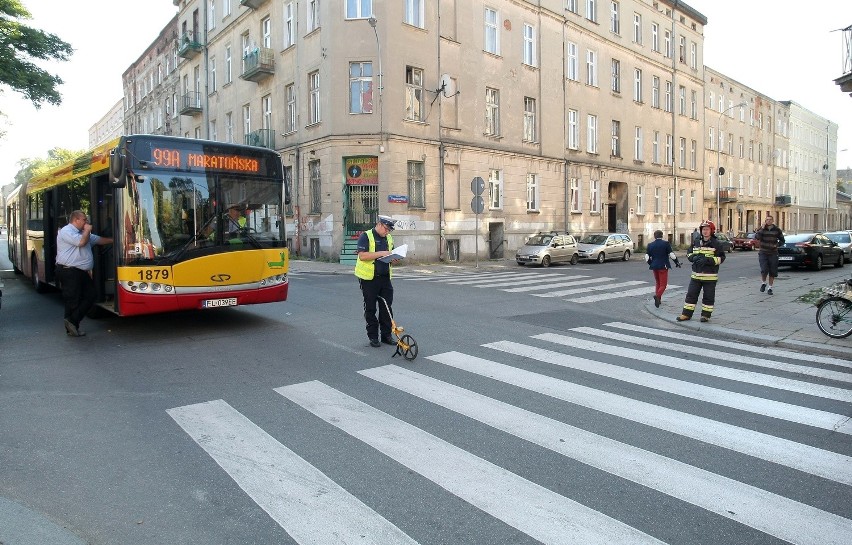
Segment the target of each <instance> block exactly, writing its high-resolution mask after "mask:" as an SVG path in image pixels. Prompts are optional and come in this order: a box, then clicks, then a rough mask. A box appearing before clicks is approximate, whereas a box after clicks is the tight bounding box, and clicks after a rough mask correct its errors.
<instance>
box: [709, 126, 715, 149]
mask: <svg viewBox="0 0 852 545" xmlns="http://www.w3.org/2000/svg"><path fill="white" fill-rule="evenodd" d="M713 134H714V133H713V127H708V128H707V136H708V139H709V140H710V145H709V146H708V147H709V148H710V150H714V149H716V143H715V139H714V138H713Z"/></svg>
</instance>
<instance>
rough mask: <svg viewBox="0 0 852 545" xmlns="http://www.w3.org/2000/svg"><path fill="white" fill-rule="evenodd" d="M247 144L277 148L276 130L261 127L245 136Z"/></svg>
mask: <svg viewBox="0 0 852 545" xmlns="http://www.w3.org/2000/svg"><path fill="white" fill-rule="evenodd" d="M245 144H246V145H247V146H258V147H260V148H268V149H272V150H274V149H275V131H273V130H272V129H259V130H256V131H253V132H250V133H248V134H247V135H246V136H245Z"/></svg>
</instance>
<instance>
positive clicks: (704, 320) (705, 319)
mask: <svg viewBox="0 0 852 545" xmlns="http://www.w3.org/2000/svg"><path fill="white" fill-rule="evenodd" d="M701 321H702V322H704V323H707V322H709V321H710V318H708V317H707V316H702V317H701Z"/></svg>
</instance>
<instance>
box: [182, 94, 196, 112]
mask: <svg viewBox="0 0 852 545" xmlns="http://www.w3.org/2000/svg"><path fill="white" fill-rule="evenodd" d="M200 113H201V93H196V92H194V91H192V92H189V93H186V94H184V95H183V96H182V97H181V101H180V114H181V115H195V114H200Z"/></svg>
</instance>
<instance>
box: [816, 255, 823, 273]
mask: <svg viewBox="0 0 852 545" xmlns="http://www.w3.org/2000/svg"><path fill="white" fill-rule="evenodd" d="M814 270H815V271H821V270H822V255H818V256H817V257H816V260H815V261H814Z"/></svg>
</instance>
